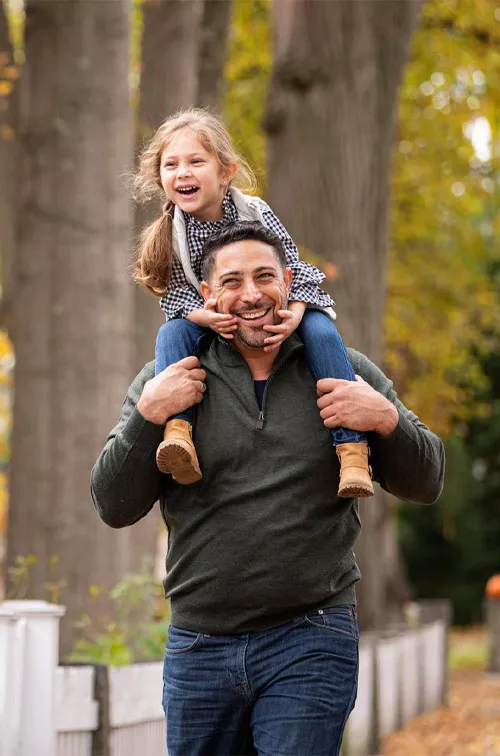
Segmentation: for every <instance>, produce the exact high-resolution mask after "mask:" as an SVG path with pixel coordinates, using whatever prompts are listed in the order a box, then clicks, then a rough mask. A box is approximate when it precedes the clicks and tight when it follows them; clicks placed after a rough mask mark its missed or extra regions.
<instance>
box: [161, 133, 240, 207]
mask: <svg viewBox="0 0 500 756" xmlns="http://www.w3.org/2000/svg"><path fill="white" fill-rule="evenodd" d="M235 173H236V165H234V166H231V167H229V168H222V167H221V165H220V164H219V162H218V160H217V158H216V157H215V155H214V154H213V153H211V152H208V151H207V150H206V149H205V147H203V145H202V144H201V142H200V140H199V139H198V137H197V136H196V134H195V133H194V132H193V131H191V130H190V129H184V130H183V131H179V132H177V134H175V136H174V137H173V139H172V140H171V142H170V143H169V144H168V145H167V147H166V148H165V149H164V150H163V153H162V155H161V164H160V179H161V184H162V186H163V189H164V191H165V194H166V195H167V197H168V198H169V199H170V200H172V202H173V203H174V204H176V205H178V206H179V207H180V209H181V210H183V211H184V212H186V213H190V214H191V215H194V217H195V218H197V219H198V220H202V221H204V220H207V221H214V220H219V219H220V218H222V216H223V215H224V211H223V207H222V200H223V198H224V195H225V194H226V191H227V187H228V184H229V181H230V180H231V178H232V177H233V176H234V174H235Z"/></svg>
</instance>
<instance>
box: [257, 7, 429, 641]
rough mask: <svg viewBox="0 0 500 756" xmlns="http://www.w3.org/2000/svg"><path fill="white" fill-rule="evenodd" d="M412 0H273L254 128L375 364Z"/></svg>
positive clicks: (373, 520) (376, 618)
mask: <svg viewBox="0 0 500 756" xmlns="http://www.w3.org/2000/svg"><path fill="white" fill-rule="evenodd" d="M419 7H420V3H418V2H409V1H407V0H386V2H383V3H374V2H372V1H371V0H358V1H357V2H352V1H351V0H337V2H311V1H310V0H275V5H274V15H275V24H274V27H275V56H274V66H273V71H272V75H271V84H270V89H269V99H268V106H267V113H266V118H265V128H266V130H267V133H268V144H269V200H270V203H271V206H272V207H273V209H274V210H275V211H276V212H277V214H278V216H279V217H280V218H281V220H282V221H283V222H284V223H285V225H286V226H287V228H288V230H289V232H290V233H291V235H292V237H293V238H294V239H295V242H296V243H297V244H299V245H301V246H302V247H303V248H306V249H307V248H308V249H310V250H311V251H312V252H313V253H314V254H315V255H320V256H323V257H326V258H329V259H331V260H332V261H333V262H334V263H335V265H336V267H337V268H338V270H339V273H340V278H339V280H338V282H337V285H336V287H335V299H336V301H337V312H338V325H339V329H340V331H341V333H342V335H343V337H344V340H345V342H346V343H347V344H349V345H351V346H354V347H356V348H357V349H359V350H360V351H362V352H364V353H365V354H367V355H368V356H369V357H370V358H371V359H373V360H374V361H375V362H379V361H380V359H381V352H382V316H383V312H384V306H385V286H386V251H387V226H388V207H389V178H390V159H391V149H392V143H393V134H394V125H395V116H396V108H397V99H398V98H397V95H398V87H399V84H400V80H401V75H402V71H403V67H404V64H405V61H406V58H407V54H408V48H409V40H410V36H411V32H412V30H413V28H414V25H415V22H416V19H417V15H418V10H419ZM360 506H361V511H362V519H363V535H362V537H361V538H360V540H359V542H358V544H357V548H356V554H357V557H358V562H359V563H360V567H361V570H362V573H363V580H362V582H361V585H360V588H359V599H360V618H361V620H362V624H363V626H364V627H375V626H377V625H378V624H380V623H381V622H382V619H383V617H384V607H385V594H386V592H385V588H384V580H383V571H382V570H381V569H380V567H379V565H380V554H381V553H382V552H381V551H380V547H381V536H380V534H381V532H382V530H383V528H381V525H380V523H381V518H382V519H383V513H384V505H383V503H382V502H381V501H377V502H374V501H373V500H369V501H367V502H363V503H362V504H361V505H360Z"/></svg>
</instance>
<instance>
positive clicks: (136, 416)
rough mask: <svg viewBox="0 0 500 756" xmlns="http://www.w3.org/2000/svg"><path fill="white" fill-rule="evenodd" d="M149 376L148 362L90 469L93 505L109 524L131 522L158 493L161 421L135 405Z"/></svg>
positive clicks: (151, 366)
mask: <svg viewBox="0 0 500 756" xmlns="http://www.w3.org/2000/svg"><path fill="white" fill-rule="evenodd" d="M153 376H154V363H152V362H151V363H148V365H146V367H145V368H143V370H142V371H141V373H140V374H139V375H138V376H137V377H136V378H135V380H134V382H133V383H132V385H131V386H130V388H129V390H128V392H127V396H126V398H125V401H124V402H123V405H122V409H121V413H120V417H119V420H118V423H117V425H116V426H115V427H114V428H113V430H112V431H111V433H110V434H109V436H108V438H107V441H106V444H105V446H104V449H103V450H102V452H101V453H100V454H99V457H98V458H97V461H96V463H95V465H94V467H93V469H92V473H91V493H92V499H93V501H94V505H95V508H96V509H97V512H98V514H99V516H100V517H101V519H102V520H104V522H105V523H106V524H107V525H110V526H111V527H112V528H123V527H126V526H127V525H133V524H134V522H137V521H138V520H140V519H141V518H142V517H145V515H147V513H148V512H149V511H150V510H151V509H152V508H153V506H154V504H155V502H156V501H157V500H158V499H159V496H160V491H161V484H162V476H161V473H160V472H159V470H158V468H157V466H156V459H155V456H156V448H157V446H158V444H159V443H160V441H161V440H162V437H163V425H156V424H155V423H151V422H149V421H148V420H146V419H145V418H144V417H143V416H142V415H141V414H140V412H139V411H138V410H137V409H136V404H137V402H138V400H139V397H140V396H141V393H142V389H143V387H144V384H145V383H146V381H147V380H149V379H150V378H153Z"/></svg>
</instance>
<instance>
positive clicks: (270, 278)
mask: <svg viewBox="0 0 500 756" xmlns="http://www.w3.org/2000/svg"><path fill="white" fill-rule="evenodd" d="M291 278H292V272H291V270H290V269H289V268H286V269H285V270H283V269H282V268H281V265H280V263H279V260H278V257H277V255H276V253H275V252H274V250H273V249H272V247H270V246H269V245H268V244H264V243H263V242H259V241H254V240H245V241H239V242H235V243H234V244H229V245H228V246H226V247H223V248H222V249H221V250H219V251H218V252H217V254H216V257H215V265H214V270H213V272H212V275H211V276H210V280H209V281H208V282H203V283H202V285H201V286H202V288H201V291H202V294H203V296H204V298H205V299H209V298H211V297H212V298H215V299H216V300H217V311H218V312H223V313H229V314H231V315H233V316H234V317H235V318H236V321H237V326H238V330H237V331H236V332H235V338H234V342H233V343H234V346H235V347H236V348H237V349H240V351H241V349H245V348H246V349H248V348H250V349H262V348H263V347H264V346H266V345H265V344H264V339H266V338H268V337H269V336H272V333H270V332H269V331H265V330H264V326H265V325H277V324H278V323H280V322H281V318H280V317H279V316H278V310H283V309H286V307H287V298H288V290H289V287H290V281H291Z"/></svg>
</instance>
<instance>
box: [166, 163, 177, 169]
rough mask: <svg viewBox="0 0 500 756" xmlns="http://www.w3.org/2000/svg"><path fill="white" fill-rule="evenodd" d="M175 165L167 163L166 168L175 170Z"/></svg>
mask: <svg viewBox="0 0 500 756" xmlns="http://www.w3.org/2000/svg"><path fill="white" fill-rule="evenodd" d="M174 167H175V163H165V168H174Z"/></svg>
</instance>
